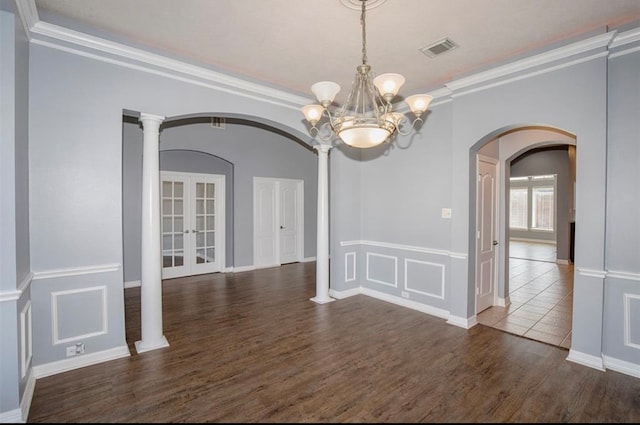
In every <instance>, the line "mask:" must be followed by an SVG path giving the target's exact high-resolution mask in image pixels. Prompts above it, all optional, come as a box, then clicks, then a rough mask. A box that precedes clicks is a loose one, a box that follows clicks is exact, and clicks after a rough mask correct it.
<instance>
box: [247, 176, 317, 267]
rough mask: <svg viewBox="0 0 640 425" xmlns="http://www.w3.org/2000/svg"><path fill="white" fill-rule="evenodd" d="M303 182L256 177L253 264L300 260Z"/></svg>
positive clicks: (302, 226)
mask: <svg viewBox="0 0 640 425" xmlns="http://www.w3.org/2000/svg"><path fill="white" fill-rule="evenodd" d="M303 188H304V182H303V181H302V180H291V179H273V178H262V177H255V178H254V204H253V205H254V265H255V266H256V267H271V266H279V265H281V264H285V263H293V262H296V261H301V260H302V258H303V247H304V224H303V220H304V216H303V211H304V204H303V197H304V192H303Z"/></svg>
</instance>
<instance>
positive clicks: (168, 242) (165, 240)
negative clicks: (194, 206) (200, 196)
mask: <svg viewBox="0 0 640 425" xmlns="http://www.w3.org/2000/svg"><path fill="white" fill-rule="evenodd" d="M183 227H184V183H182V182H180V181H171V180H164V181H163V182H162V267H164V268H170V267H179V266H182V265H184V233H183V230H184V229H183Z"/></svg>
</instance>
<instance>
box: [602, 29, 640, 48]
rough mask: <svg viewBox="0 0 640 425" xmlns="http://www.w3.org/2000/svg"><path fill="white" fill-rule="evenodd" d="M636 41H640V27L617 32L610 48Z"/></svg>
mask: <svg viewBox="0 0 640 425" xmlns="http://www.w3.org/2000/svg"><path fill="white" fill-rule="evenodd" d="M636 41H640V28H634V29H631V30H629V31H624V32H620V33H617V34H616V36H615V38H614V39H613V41H612V42H611V44H609V49H614V48H616V47H620V46H624V45H625V44H630V43H635V42H636Z"/></svg>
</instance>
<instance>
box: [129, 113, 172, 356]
mask: <svg viewBox="0 0 640 425" xmlns="http://www.w3.org/2000/svg"><path fill="white" fill-rule="evenodd" d="M140 121H141V122H142V129H143V149H142V265H141V284H140V323H141V327H142V340H141V341H136V343H135V345H136V351H137V352H138V353H143V352H145V351H151V350H155V349H157V348H162V347H167V346H169V342H168V341H167V339H166V338H165V337H164V335H163V334H162V263H161V259H162V245H161V243H160V124H162V122H163V121H164V117H160V116H157V115H151V114H145V113H141V114H140Z"/></svg>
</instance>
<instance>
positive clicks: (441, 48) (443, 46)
mask: <svg viewBox="0 0 640 425" xmlns="http://www.w3.org/2000/svg"><path fill="white" fill-rule="evenodd" d="M456 47H458V45H457V44H456V43H455V42H454V41H453V40H451V39H450V38H443V39H442V40H439V41H436V42H435V43H433V44H430V45H428V46H426V47H423V48H421V49H420V51H421V52H422V53H424V54H425V55H427V56H429V57H430V58H435V57H436V56H439V55H441V54H443V53H445V52H448V51H450V50H453V49H455V48H456Z"/></svg>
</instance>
